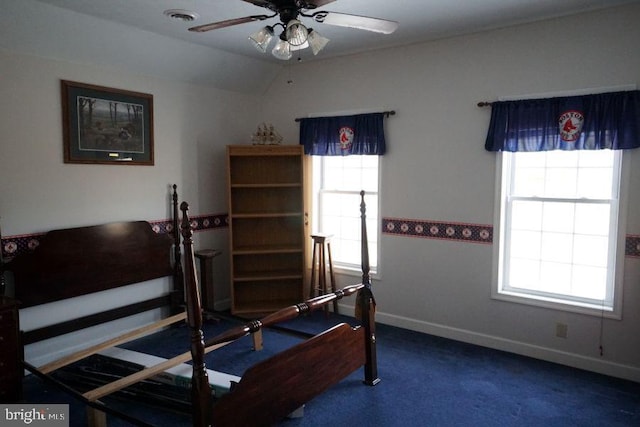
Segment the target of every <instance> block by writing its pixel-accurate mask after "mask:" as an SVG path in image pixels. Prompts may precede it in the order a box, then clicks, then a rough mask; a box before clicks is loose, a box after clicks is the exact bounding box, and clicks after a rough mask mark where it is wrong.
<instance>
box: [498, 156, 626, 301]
mask: <svg viewBox="0 0 640 427" xmlns="http://www.w3.org/2000/svg"><path fill="white" fill-rule="evenodd" d="M503 156H504V157H505V158H506V161H505V162H503V178H504V179H505V180H506V181H507V185H506V186H505V188H503V194H502V203H503V209H504V212H505V215H504V217H503V218H501V221H502V222H503V227H504V233H502V236H501V241H500V243H499V244H501V245H504V257H502V258H501V262H502V266H501V267H500V268H501V270H502V272H503V274H502V275H500V276H499V277H500V281H501V282H500V283H498V292H500V291H501V290H506V291H509V292H510V294H511V295H514V294H515V295H517V296H521V297H523V298H541V297H543V298H544V297H550V298H553V299H554V300H555V299H559V300H561V301H563V302H564V303H566V304H592V305H595V306H596V307H600V305H602V307H603V308H607V309H613V296H612V295H613V289H614V283H613V278H614V276H615V274H614V272H613V268H614V267H615V265H614V261H615V260H614V257H613V255H614V254H610V253H609V250H610V249H611V248H612V247H613V245H611V244H610V242H611V239H613V238H615V237H612V236H617V233H618V231H617V230H616V225H617V224H616V218H615V217H614V215H612V214H613V213H614V212H617V204H618V200H616V199H615V198H614V195H616V194H617V193H618V187H619V175H620V172H619V167H620V159H619V156H621V153H620V152H614V151H612V150H599V151H578V150H576V151H567V152H564V151H550V152H542V153H504V154H503ZM509 160H510V161H509ZM554 199H557V200H554ZM612 233H613V234H612ZM610 234H611V236H610Z"/></svg>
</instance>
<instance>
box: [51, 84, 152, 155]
mask: <svg viewBox="0 0 640 427" xmlns="http://www.w3.org/2000/svg"><path fill="white" fill-rule="evenodd" d="M61 90H62V122H63V146H64V163H90V164H108V165H145V166H153V164H154V153H153V95H151V94H148V93H140V92H133V91H129V90H123V89H115V88H109V87H104V86H96V85H92V84H86V83H79V82H72V81H68V80H61Z"/></svg>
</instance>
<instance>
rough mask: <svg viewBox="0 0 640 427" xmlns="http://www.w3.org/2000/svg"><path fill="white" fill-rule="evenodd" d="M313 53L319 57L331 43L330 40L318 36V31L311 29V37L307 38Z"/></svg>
mask: <svg viewBox="0 0 640 427" xmlns="http://www.w3.org/2000/svg"><path fill="white" fill-rule="evenodd" d="M307 41H308V42H309V46H310V47H311V51H312V52H313V54H314V55H317V54H318V52H320V51H321V50H322V49H324V47H325V46H326V45H327V43H329V39H328V38H326V37H324V36H321V35H320V34H318V32H317V31H315V30H313V29H312V28H309V37H308V38H307Z"/></svg>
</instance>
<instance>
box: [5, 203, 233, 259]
mask: <svg viewBox="0 0 640 427" xmlns="http://www.w3.org/2000/svg"><path fill="white" fill-rule="evenodd" d="M228 218H229V217H228V215H227V214H226V213H225V214H213V215H200V216H193V217H191V218H190V219H191V228H192V229H193V231H195V232H199V231H207V230H212V229H217V228H226V227H227V226H228V225H229V219H228ZM149 224H151V228H152V229H153V231H155V232H156V233H161V234H164V233H171V232H172V231H173V221H172V220H170V219H164V220H156V221H149ZM45 234H47V233H33V234H21V235H16V236H7V237H2V239H1V240H0V244H1V247H0V250H2V258H3V259H9V258H12V257H14V256H16V255H19V254H22V253H27V252H31V251H33V250H34V249H35V248H37V247H38V245H40V240H41V239H42V237H43V236H44V235H45Z"/></svg>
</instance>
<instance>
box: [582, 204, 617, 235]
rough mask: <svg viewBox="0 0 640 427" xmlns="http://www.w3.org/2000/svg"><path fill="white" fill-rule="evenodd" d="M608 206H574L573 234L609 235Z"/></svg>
mask: <svg viewBox="0 0 640 427" xmlns="http://www.w3.org/2000/svg"><path fill="white" fill-rule="evenodd" d="M610 209H611V208H610V206H609V205H608V204H606V205H604V204H584V203H583V204H578V205H576V223H575V232H576V233H579V234H593V235H598V236H607V235H608V234H609V215H610Z"/></svg>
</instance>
